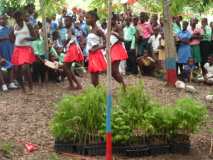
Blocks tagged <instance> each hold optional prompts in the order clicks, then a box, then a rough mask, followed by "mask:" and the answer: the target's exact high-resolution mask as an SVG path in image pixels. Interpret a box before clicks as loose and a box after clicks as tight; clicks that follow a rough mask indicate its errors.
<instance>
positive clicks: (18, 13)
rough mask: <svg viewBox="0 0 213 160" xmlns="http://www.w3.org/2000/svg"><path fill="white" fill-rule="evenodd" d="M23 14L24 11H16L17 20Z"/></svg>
mask: <svg viewBox="0 0 213 160" xmlns="http://www.w3.org/2000/svg"><path fill="white" fill-rule="evenodd" d="M21 16H23V13H22V12H21V11H16V12H15V13H14V15H13V17H14V18H15V20H17V19H19V17H21Z"/></svg>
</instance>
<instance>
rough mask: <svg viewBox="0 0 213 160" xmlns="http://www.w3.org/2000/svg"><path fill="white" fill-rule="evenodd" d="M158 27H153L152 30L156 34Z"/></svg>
mask: <svg viewBox="0 0 213 160" xmlns="http://www.w3.org/2000/svg"><path fill="white" fill-rule="evenodd" d="M159 31H160V30H159V28H158V27H154V28H153V32H154V35H158V34H159Z"/></svg>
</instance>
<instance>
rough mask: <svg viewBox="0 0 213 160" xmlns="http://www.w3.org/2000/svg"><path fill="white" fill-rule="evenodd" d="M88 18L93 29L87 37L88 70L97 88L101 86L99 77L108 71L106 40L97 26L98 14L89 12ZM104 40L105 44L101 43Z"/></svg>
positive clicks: (88, 22)
mask: <svg viewBox="0 0 213 160" xmlns="http://www.w3.org/2000/svg"><path fill="white" fill-rule="evenodd" d="M86 18H87V24H88V25H90V26H91V27H92V29H91V32H90V33H89V35H88V37H87V50H88V51H89V64H88V70H89V72H90V73H91V80H92V84H93V85H94V86H97V85H98V84H99V80H98V75H99V74H100V73H101V72H104V71H106V68H107V63H106V60H105V58H104V55H103V53H102V49H104V48H105V41H106V38H105V35H104V33H103V32H102V31H101V29H100V28H99V27H98V26H97V24H96V21H97V20H98V16H97V13H96V12H95V11H89V12H88V13H87V17H86ZM102 39H103V43H101V40H102Z"/></svg>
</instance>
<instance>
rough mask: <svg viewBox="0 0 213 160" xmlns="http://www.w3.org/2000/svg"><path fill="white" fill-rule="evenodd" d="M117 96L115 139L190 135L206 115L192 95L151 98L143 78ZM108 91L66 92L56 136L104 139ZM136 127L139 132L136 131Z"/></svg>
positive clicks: (89, 140) (77, 140)
mask: <svg viewBox="0 0 213 160" xmlns="http://www.w3.org/2000/svg"><path fill="white" fill-rule="evenodd" d="M127 90H128V92H123V91H120V92H118V93H117V94H116V95H115V96H114V97H115V98H114V99H115V104H116V105H115V107H113V109H112V119H111V121H112V137H113V143H125V142H128V141H129V140H130V137H134V136H135V135H136V134H137V135H143V134H145V135H167V136H172V135H175V134H186V135H190V134H191V133H194V132H195V131H197V130H198V129H199V127H200V126H202V124H203V122H205V120H206V118H207V108H206V107H204V106H203V105H202V104H200V103H199V102H197V101H195V100H193V99H190V98H185V99H180V100H178V101H177V102H176V103H175V104H174V105H172V106H162V105H160V104H158V103H156V102H155V103H154V102H152V101H151V99H150V97H149V96H148V95H147V94H146V93H145V91H144V85H143V82H142V81H141V82H139V83H138V84H137V85H134V86H129V87H128V89H127ZM105 104H106V94H105V91H104V89H103V88H93V87H91V88H88V89H87V90H85V91H84V92H83V93H81V94H80V95H78V96H67V97H65V98H63V99H62V100H61V101H60V102H59V103H58V105H57V111H56V113H55V116H54V119H53V120H52V123H51V130H52V133H53V135H54V136H55V137H56V139H59V140H66V141H72V142H74V143H81V144H83V143H84V144H85V143H97V142H98V140H99V138H103V139H105V129H106V124H105V119H106V114H105ZM136 131H137V133H136Z"/></svg>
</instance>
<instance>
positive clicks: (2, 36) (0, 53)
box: [0, 15, 18, 91]
mask: <svg viewBox="0 0 213 160" xmlns="http://www.w3.org/2000/svg"><path fill="white" fill-rule="evenodd" d="M11 34H12V33H11V29H10V28H8V27H7V20H6V17H5V16H3V15H0V61H1V62H2V63H1V64H0V66H1V67H3V68H4V70H6V71H8V72H9V82H10V83H9V85H8V87H7V85H6V84H5V83H4V82H3V78H1V79H2V80H1V81H2V90H3V91H7V90H8V88H10V89H17V88H18V87H17V86H16V85H15V83H14V82H13V81H14V75H13V73H14V72H13V66H12V64H11V63H10V61H11V57H12V53H13V44H12V42H11V41H12V35H11ZM0 70H1V69H0ZM1 77H2V76H1Z"/></svg>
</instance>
